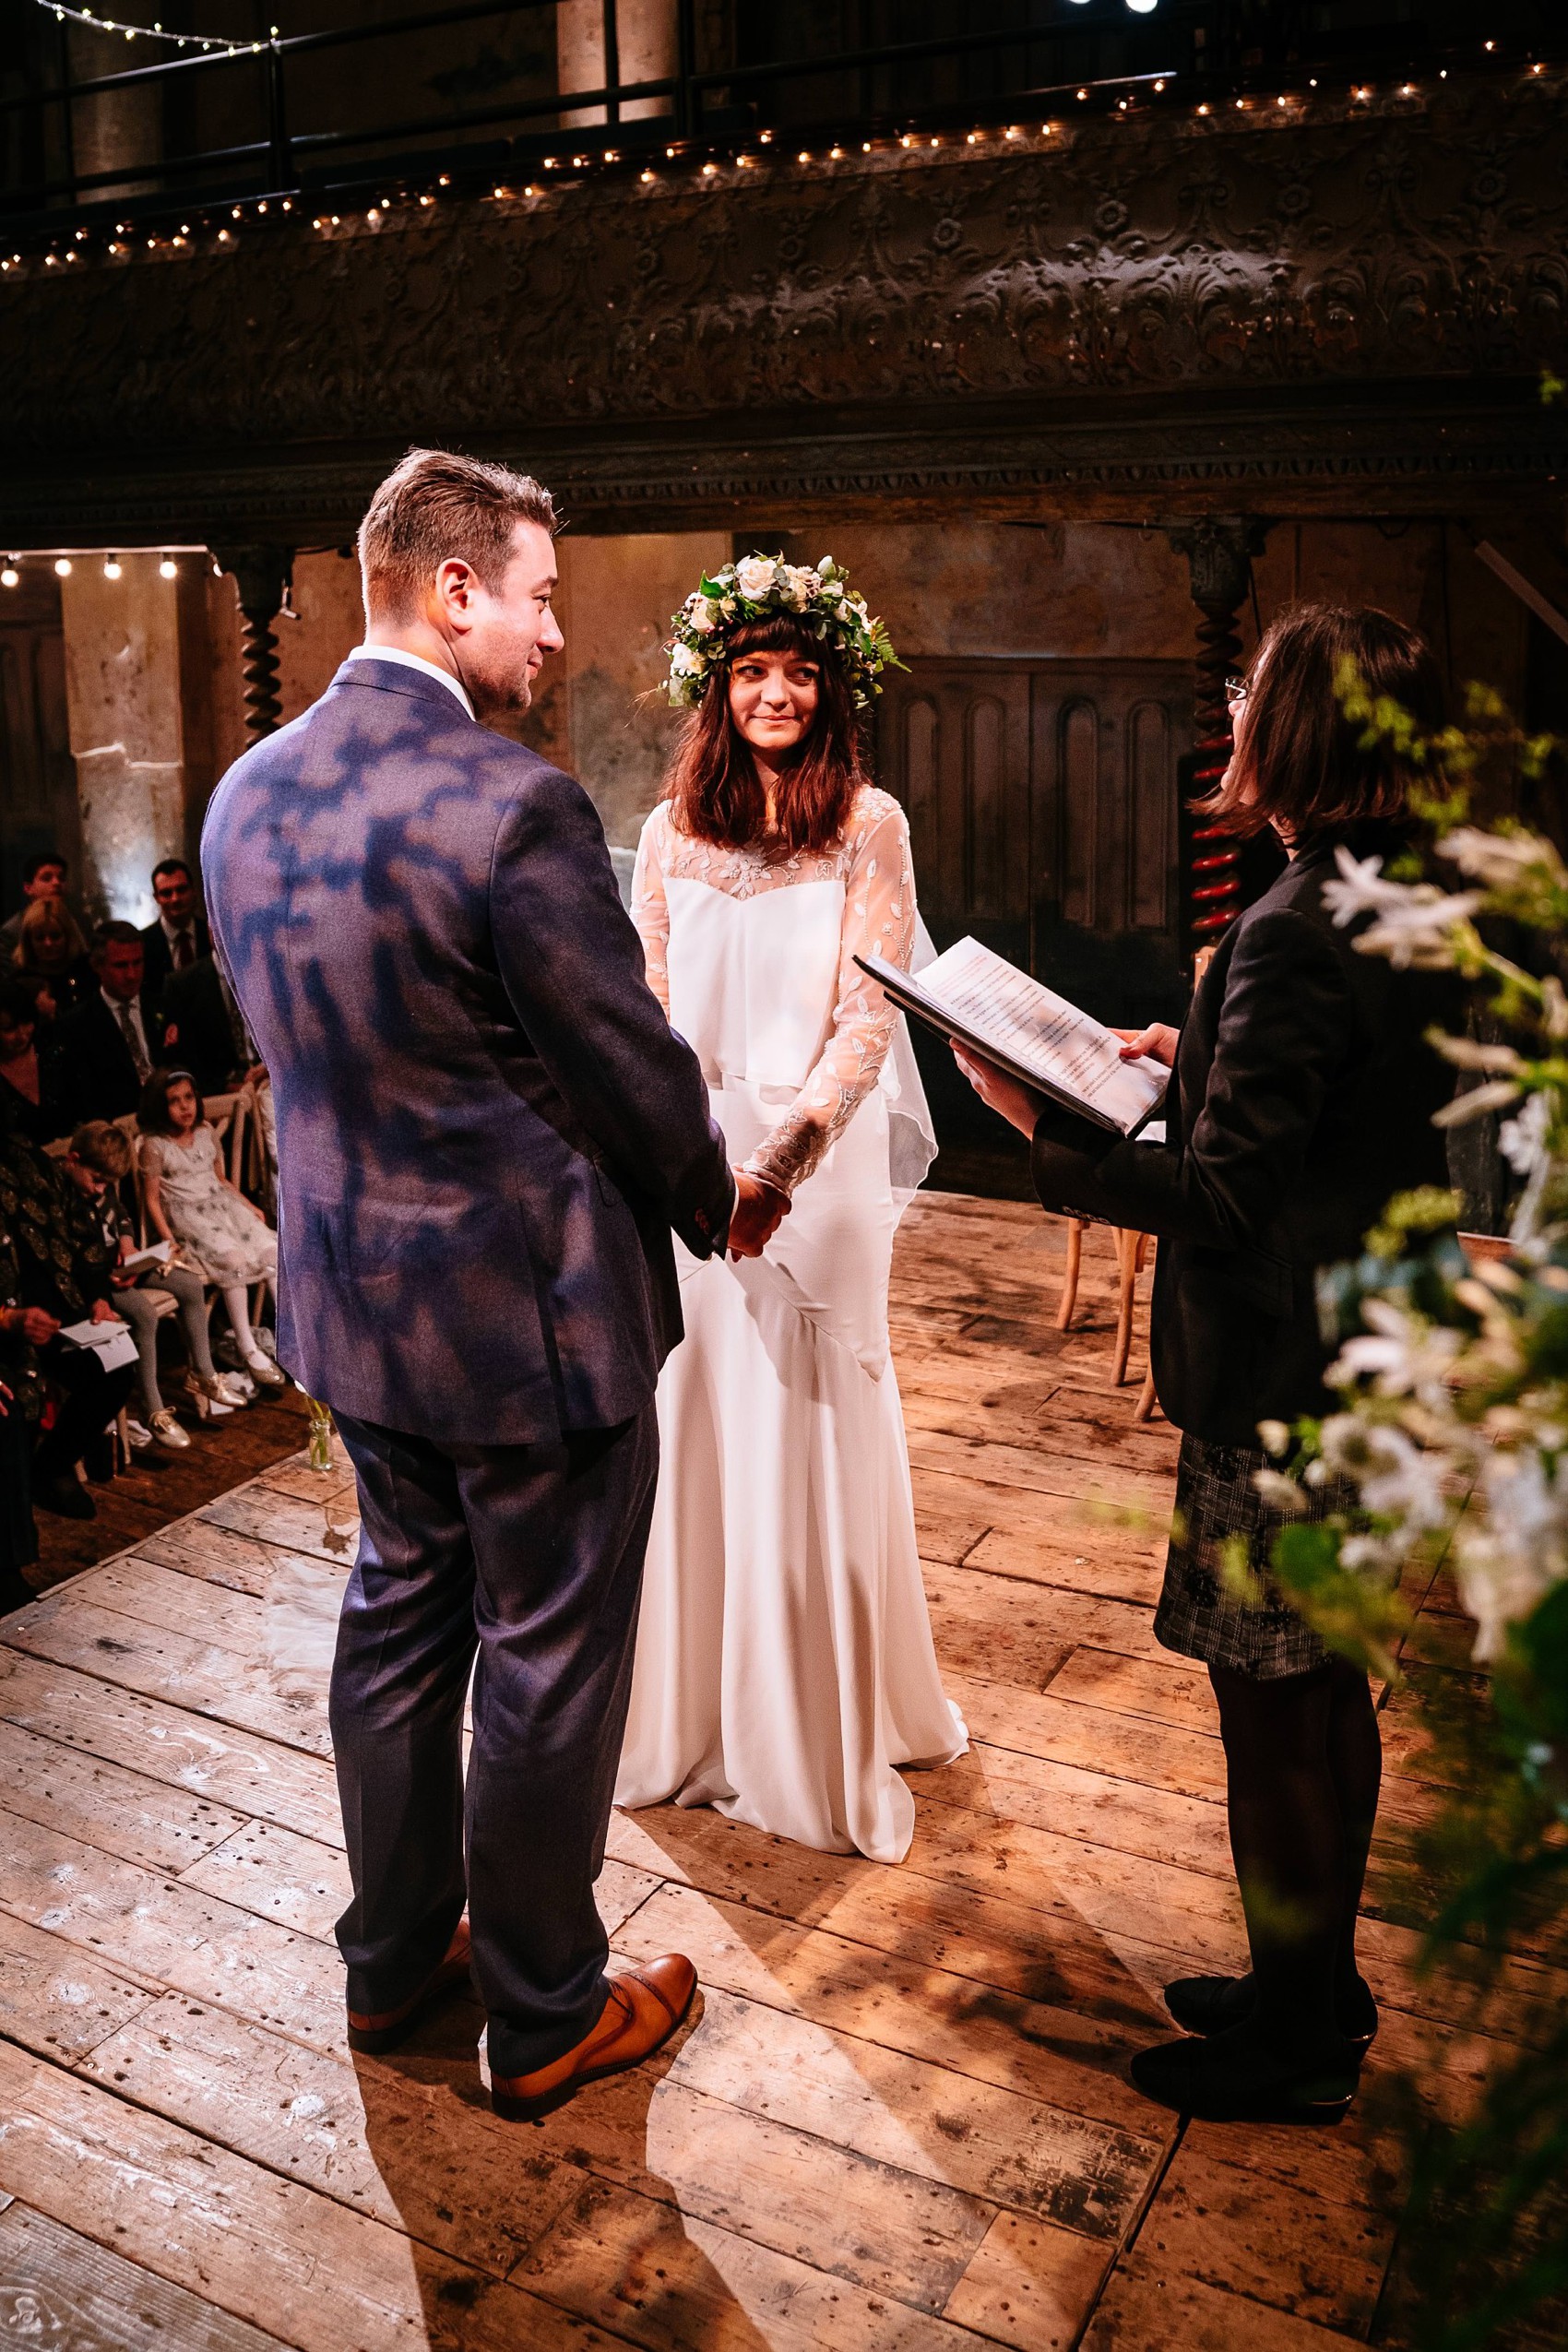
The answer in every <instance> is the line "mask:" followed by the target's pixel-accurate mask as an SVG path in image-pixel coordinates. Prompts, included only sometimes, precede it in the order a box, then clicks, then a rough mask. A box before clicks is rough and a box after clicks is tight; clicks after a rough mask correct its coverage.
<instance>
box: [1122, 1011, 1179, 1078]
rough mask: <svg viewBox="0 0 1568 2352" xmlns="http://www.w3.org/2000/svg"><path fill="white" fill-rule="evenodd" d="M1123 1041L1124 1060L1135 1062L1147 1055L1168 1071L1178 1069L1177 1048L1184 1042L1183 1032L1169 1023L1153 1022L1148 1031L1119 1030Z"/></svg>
mask: <svg viewBox="0 0 1568 2352" xmlns="http://www.w3.org/2000/svg"><path fill="white" fill-rule="evenodd" d="M1116 1035H1117V1036H1118V1037H1119V1038H1120V1039H1122V1059H1123V1062H1135V1061H1136V1060H1137V1059H1138V1057H1139V1055H1140V1054H1144V1053H1146V1054H1147V1056H1148V1058H1149V1060H1150V1061H1151V1062H1161V1063H1164V1065H1165V1067H1166V1068H1167V1069H1168V1070H1173V1069H1174V1068H1175V1067H1176V1048H1177V1047H1178V1046H1179V1045H1180V1044H1181V1042H1182V1032H1181V1030H1180V1029H1173V1028H1171V1026H1170V1022H1169V1021H1151V1022H1150V1023H1149V1025H1148V1027H1147V1028H1146V1029H1118V1030H1117V1031H1116Z"/></svg>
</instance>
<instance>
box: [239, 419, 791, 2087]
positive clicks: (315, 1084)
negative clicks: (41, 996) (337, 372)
mask: <svg viewBox="0 0 1568 2352" xmlns="http://www.w3.org/2000/svg"><path fill="white" fill-rule="evenodd" d="M554 524H555V517H554V513H553V509H552V505H551V501H550V497H549V494H548V493H546V492H545V491H543V490H541V489H540V487H539V485H538V484H537V483H536V482H533V481H529V479H528V478H526V477H524V476H519V475H517V474H513V473H510V472H508V471H507V470H505V469H504V468H502V467H499V466H493V465H486V464H480V463H477V462H475V461H473V460H470V459H468V458H464V457H453V456H448V455H446V454H445V453H442V452H439V451H432V450H416V451H414V452H413V453H412V454H411V455H410V457H407V458H406V459H405V460H404V461H403V463H402V464H401V465H400V466H398V468H397V469H396V470H395V472H393V473H392V474H391V475H390V476H389V478H388V479H387V480H386V481H385V482H384V483H383V484H382V486H381V488H380V489H379V490H378V491H377V493H376V494H375V497H374V500H373V501H372V504H371V506H370V510H369V512H368V514H367V515H366V517H365V520H364V523H363V525H362V529H361V532H360V556H361V563H362V571H363V577H364V594H365V610H366V614H367V617H368V624H369V625H368V629H367V634H366V642H365V644H364V645H362V646H361V647H358V648H357V649H356V651H355V652H354V653H352V654H351V655H350V657H349V659H347V660H346V661H345V662H344V663H343V665H342V667H341V669H340V670H339V672H338V674H337V676H336V677H335V678H334V680H333V681H332V683H331V685H330V686H329V687H328V688H327V692H326V694H325V695H323V696H322V698H321V700H320V701H319V702H317V703H315V705H314V706H313V707H311V708H310V709H309V710H307V711H306V712H305V713H304V715H303V718H300V719H295V720H294V721H293V723H292V724H291V726H288V727H285V728H284V729H283V730H282V731H281V732H279V733H278V734H276V735H273V736H272V737H270V738H269V739H268V740H267V742H263V743H261V744H258V745H257V746H256V747H255V749H254V750H252V751H249V752H247V753H246V754H245V755H244V758H243V759H241V760H240V761H238V762H237V764H236V765H235V766H233V767H232V768H231V769H230V771H229V773H228V775H227V776H226V777H225V778H224V779H223V781H222V783H221V784H220V786H219V789H218V790H217V793H216V794H215V795H214V798H213V802H212V805H211V808H210V810H209V812H208V820H207V827H206V835H205V839H204V842H203V849H202V865H203V873H204V877H205V882H206V891H207V903H208V911H209V915H210V919H211V922H212V927H213V931H214V933H215V934H216V940H217V944H218V949H219V952H220V956H221V957H222V960H223V963H224V965H225V968H227V970H228V972H229V973H230V975H231V977H232V982H233V987H234V992H235V994H236V995H237V997H238V999H239V1002H240V1004H241V1006H242V1008H243V1010H244V1016H245V1020H246V1022H247V1023H248V1025H249V1028H250V1030H251V1033H252V1035H253V1036H254V1038H255V1041H256V1044H257V1047H258V1050H259V1051H260V1053H261V1056H262V1059H263V1060H264V1061H265V1062H266V1064H267V1070H268V1072H269V1074H270V1075H271V1080H272V1092H273V1099H274V1102H275V1104H276V1107H277V1114H278V1159H279V1239H280V1275H281V1279H280V1286H279V1333H278V1339H279V1354H280V1355H281V1357H282V1359H283V1361H284V1363H285V1364H286V1365H287V1366H288V1368H289V1370H290V1371H291V1372H293V1373H294V1375H295V1376H296V1378H297V1379H298V1380H299V1381H300V1382H301V1384H303V1386H304V1387H305V1388H306V1389H308V1390H309V1391H310V1392H311V1394H312V1395H313V1396H317V1397H321V1398H324V1399H325V1400H326V1401H327V1403H328V1404H330V1405H331V1407H332V1408H333V1411H334V1413H335V1415H336V1417H337V1421H338V1427H339V1431H340V1432H341V1435H342V1438H343V1442H344V1443H345V1445H346V1446H347V1448H348V1451H349V1454H350V1458H351V1460H352V1462H353V1465H354V1470H355V1475H356V1478H357V1480H358V1485H359V1500H360V1512H361V1520H362V1532H361V1538H360V1552H359V1559H358V1562H357V1564H356V1566H355V1568H354V1572H353V1574H352V1576H351V1578H350V1583H349V1588H348V1593H347V1596H346V1598H345V1601H344V1606H343V1615H342V1621H341V1624H340V1628H339V1641H338V1654H337V1659H336V1663H335V1665H334V1669H333V1676H332V1699H331V1716H332V1732H333V1740H334V1745H335V1749H336V1754H337V1764H338V1779H339V1793H340V1795H341V1799H342V1805H343V1823H344V1829H345V1833H346V1838H347V1844H348V1851H349V1859H350V1867H351V1871H352V1876H353V1899H352V1901H351V1902H350V1906H349V1908H348V1910H347V1911H346V1912H345V1913H344V1915H343V1917H342V1918H341V1919H340V1920H339V1926H338V1939H339V1944H340V1946H341V1949H342V1953H343V1956H344V1959H345V1961H346V1963H347V1966H348V2002H349V2025H350V2040H351V2041H352V2042H353V2044H354V2045H355V2047H357V2048H361V2049H387V2048H390V2047H391V2046H392V2045H393V2043H395V2042H396V2041H398V2039H400V2038H401V2037H402V2036H403V2035H404V2034H405V2033H406V2032H407V2031H408V2030H409V2029H410V2026H411V2025H413V2023H414V2022H415V2020H416V2019H417V2018H418V2016H419V2015H420V2014H421V2013H422V2011H423V2009H424V2008H425V2007H426V2006H427V2004H428V2003H429V2002H430V2001H431V2000H432V1999H433V1998H434V1996H435V1995H437V1994H438V1993H439V1992H441V1991H442V1990H444V1989H445V1987H447V1986H448V1985H452V1984H455V1983H457V1982H458V1981H459V1980H461V1979H462V1978H465V1977H466V1976H467V1975H468V1973H469V1966H470V1961H471V1967H472V1972H473V1975H474V1978H475V1979H476V1980H477V1983H478V1986H479V1990H480V1993H481V1998H482V2000H483V2002H484V2005H485V2008H486V2011H487V2013H488V2016H489V2035H488V2040H489V2058H490V2068H491V2074H492V2096H493V2100H494V2103H495V2105H496V2106H497V2108H499V2109H500V2111H501V2112H503V2113H505V2114H509V2115H516V2116H519V2117H527V2118H533V2117H537V2116H539V2115H541V2114H543V2113H546V2112H548V2110H549V2109H550V2108H552V2107H554V2106H558V2105H559V2104H560V2103H561V2102H562V2100H563V2099H564V2098H567V2097H570V2096H571V2095H572V2093H573V2092H574V2091H575V2090H576V2088H577V2087H578V2086H579V2085H581V2084H582V2083H584V2082H588V2081H591V2080H594V2079H596V2078H597V2077H598V2076H600V2075H601V2074H606V2073H613V2072H615V2071H617V2069H619V2068H621V2067H624V2066H630V2065H635V2064H636V2063H637V2061H638V2060H639V2059H641V2058H643V2057H646V2056H647V2054H648V2052H649V2051H650V2050H652V2049H657V2048H658V2046H659V2043H660V2042H661V2041H663V2040H664V2039H665V2038H667V2037H668V2036H669V2035H670V2034H671V2033H672V2032H673V2031H674V2029H675V2026H676V2025H678V2024H679V2023H680V2021H681V2019H682V2018H683V2016H684V2015H685V2013H686V2011H687V2009H688V2008H689V2006H690V2004H691V2000H692V1996H693V1993H694V1991H695V1983H696V1979H695V1972H694V1970H693V1968H692V1966H691V1964H690V1962H689V1961H687V1960H686V1959H684V1958H683V1957H682V1956H681V1955H680V1954H671V1955H670V1956H668V1957H667V1958H665V1959H663V1960H657V1961H653V1962H651V1963H648V1964H647V1965H646V1966H644V1967H642V1968H640V1969H635V1970H628V1971H626V1972H624V1973H623V1974H621V1975H619V1976H617V1977H615V1978H613V1979H612V1978H608V1977H607V1976H606V1974H605V1962H606V1958H607V1954H608V1949H609V1947H608V1942H607V1939H606V1936H605V1933H604V1930H603V1927H602V1925H601V1923H600V1918H599V1915H598V1912H597V1910H596V1908H595V1906H594V1901H593V1891H592V1890H593V1881H594V1879H595V1878H596V1877H597V1875H598V1873H599V1870H600V1865H601V1863H602V1860H603V1855H604V1837H605V1830H606V1826H607V1823H608V1820H609V1813H610V1803H611V1796H612V1789H613V1786H614V1779H615V1766H616V1760H617V1756H618V1753H619V1750H620V1745H621V1738H622V1732H623V1728H624V1721H625V1713H626V1702H627V1694H628V1690H629V1686H630V1680H631V1669H632V1651H633V1641H634V1636H635V1633H636V1612H637V1597H638V1590H639V1586H640V1581H641V1576H642V1563H643V1552H644V1548H645V1545H646V1542H647V1530H648V1523H649V1516H650V1514H651V1510H652V1503H653V1490H654V1480H655V1473H656V1469H657V1463H658V1436H657V1426H656V1422H655V1419H654V1408H653V1402H652V1400H653V1393H654V1386H655V1383H656V1381H657V1379H658V1375H659V1366H660V1364H661V1363H662V1361H663V1360H664V1358H665V1356H666V1354H667V1353H668V1352H669V1350H670V1348H671V1347H673V1346H674V1344H675V1343H676V1341H677V1340H678V1339H679V1338H680V1336H681V1313H680V1304H679V1295H678V1291H677V1288H676V1282H675V1271H674V1262H673V1253H672V1249H671V1238H670V1237H671V1229H673V1231H675V1232H677V1233H679V1235H680V1236H681V1238H682V1240H683V1241H684V1242H685V1244H686V1246H687V1248H688V1249H690V1250H692V1251H693V1252H695V1253H696V1255H698V1256H699V1257H706V1256H708V1255H710V1254H712V1253H715V1252H717V1251H719V1250H721V1249H724V1248H725V1247H726V1246H728V1247H729V1248H730V1249H731V1250H732V1251H734V1252H736V1253H738V1254H742V1255H754V1254H756V1253H758V1252H760V1250H761V1248H762V1246H763V1244H764V1242H765V1241H766V1239H767V1238H768V1236H769V1234H770V1233H771V1232H772V1230H773V1229H774V1227H775V1225H776V1224H777V1222H778V1217H779V1215H780V1214H782V1213H783V1210H784V1207H785V1206H786V1204H785V1203H784V1202H783V1201H782V1200H781V1199H780V1198H779V1196H778V1195H777V1194H773V1193H772V1192H771V1191H770V1190H769V1189H768V1188H766V1187H765V1186H760V1185H758V1184H757V1183H756V1182H754V1180H753V1179H751V1178H749V1177H746V1176H743V1175H738V1174H734V1173H732V1172H731V1170H730V1168H729V1167H728V1166H727V1164H726V1161H725V1157H724V1145H723V1138H722V1136H721V1135H720V1134H719V1130H718V1128H717V1127H716V1126H715V1125H714V1123H712V1121H711V1120H710V1118H709V1116H708V1109H707V1089H706V1087H705V1085H704V1082H703V1077H702V1073H701V1071H700V1069H699V1067H698V1064H697V1062H696V1060H695V1056H694V1055H693V1054H692V1052H691V1051H690V1050H689V1049H688V1048H687V1046H686V1045H685V1044H684V1043H683V1040H682V1039H680V1038H678V1037H676V1036H675V1035H673V1034H672V1032H671V1029H670V1028H669V1026H668V1024H667V1023H666V1021H665V1018H664V1016H663V1014H662V1012H661V1011H660V1009H659V1004H658V1002H657V1000H656V999H655V998H654V996H653V995H652V994H651V993H650V992H649V990H648V988H647V984H646V982H645V980H644V978H643V965H642V952H641V948H640V945H639V944H638V941H637V938H636V932H634V931H633V929H632V926H631V924H630V922H629V921H627V919H626V916H625V915H624V912H623V911H622V907H621V902H620V897H619V895H618V893H617V890H616V885H615V879H614V875H613V873H612V867H611V862H610V858H609V854H608V852H607V850H606V848H605V843H604V835H603V832H602V829H601V827H600V822H599V819H598V816H597V815H596V814H595V813H594V809H593V804H592V802H590V801H589V800H588V795H587V794H586V793H585V792H584V791H583V790H582V789H581V787H580V786H578V785H576V784H575V783H573V782H572V781H571V780H570V779H569V778H567V777H565V776H564V775H562V774H561V773H560V772H559V771H558V770H557V769H555V768H553V767H552V766H550V765H549V764H548V763H547V762H546V761H544V760H542V759H540V757H538V756H537V754H534V753H532V752H530V751H527V750H525V749H523V748H522V747H521V745H520V744H518V743H517V742H515V741H512V740H509V739H508V738H507V737H505V736H504V735H502V734H499V733H496V732H493V729H492V725H491V724H490V723H488V722H492V721H503V720H506V719H510V718H512V717H513V716H515V715H516V714H517V713H518V712H520V711H522V710H525V709H526V708H527V707H528V704H529V694H530V688H531V684H532V681H533V679H534V677H535V676H536V675H537V673H538V671H539V669H540V663H541V661H542V660H543V658H544V656H545V655H546V654H547V653H552V652H558V651H559V650H560V648H561V645H562V638H561V633H560V630H559V629H558V627H557V626H556V624H555V621H554V618H553V616H552V612H551V604H550V600H551V594H552V589H553V588H554V585H555V560H554V552H553V546H552V533H553V529H554ZM476 1657H477V1665H476ZM470 1669H472V1671H473V1750H472V1755H471V1758H470V1761H469V1771H468V1776H467V1783H466V1787H465V1782H464V1776H463V1771H462V1764H461V1753H460V1736H461V1728H462V1716H463V1702H464V1697H465V1693H466V1692H467V1690H468V1686H469V1673H470ZM465 1849H466V1851H465ZM465 1907H467V1917H466V1918H465ZM470 1921H471V1937H472V1942H471V1952H470V1944H469V1922H470Z"/></svg>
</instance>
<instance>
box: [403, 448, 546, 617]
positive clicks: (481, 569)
mask: <svg viewBox="0 0 1568 2352" xmlns="http://www.w3.org/2000/svg"><path fill="white" fill-rule="evenodd" d="M519 523H537V524H538V525H539V526H540V529H541V530H547V531H553V530H554V529H555V527H556V524H555V504H554V501H553V500H552V497H551V495H550V493H549V491H548V490H545V489H543V488H541V487H540V484H539V483H538V482H537V481H534V479H533V477H532V475H531V474H515V473H514V472H513V471H512V469H511V468H510V467H509V466H495V465H489V464H487V463H486V462H485V461H484V459H483V458H481V457H458V456H457V454H456V452H455V451H453V450H450V449H410V452H409V454H408V456H407V457H405V458H404V459H403V461H402V463H401V464H400V465H398V466H395V467H394V468H393V469H392V471H391V472H390V473H389V474H388V475H387V477H386V481H384V482H383V483H382V485H381V487H380V489H379V490H378V491H377V492H376V493H375V495H374V498H373V499H372V500H371V502H370V505H369V507H368V508H367V510H366V513H365V518H364V520H363V522H362V524H361V525H360V538H359V547H360V571H361V576H362V580H363V584H364V604H365V611H366V612H367V613H369V614H370V615H372V616H373V617H374V618H376V619H384V620H389V621H394V620H407V619H409V618H410V615H411V613H412V612H413V611H414V610H415V608H416V606H417V604H418V601H419V598H420V595H421V592H422V589H423V588H425V587H426V586H427V585H428V583H429V581H430V579H431V578H432V576H433V575H434V572H435V569H436V566H437V565H438V564H444V563H445V561H446V560H447V558H448V557H449V556H460V557H461V558H462V560H463V562H464V563H465V564H472V565H473V567H474V570H475V571H476V572H477V573H478V574H479V576H480V578H481V580H482V581H483V583H484V585H485V587H486V588H489V589H490V590H491V591H492V592H493V593H499V590H500V588H501V583H502V581H503V579H504V578H505V572H506V566H507V564H509V563H510V561H511V557H512V534H513V532H514V531H515V530H516V529H517V525H518V524H519Z"/></svg>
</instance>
